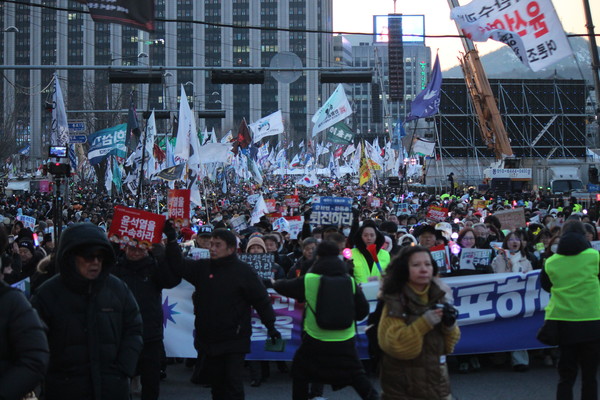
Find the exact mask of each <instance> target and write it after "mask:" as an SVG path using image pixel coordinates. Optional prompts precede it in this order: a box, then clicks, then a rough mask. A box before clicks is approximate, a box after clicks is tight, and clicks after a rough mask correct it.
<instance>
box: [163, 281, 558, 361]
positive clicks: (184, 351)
mask: <svg viewBox="0 0 600 400" xmlns="http://www.w3.org/2000/svg"><path fill="white" fill-rule="evenodd" d="M539 275H540V271H531V272H529V273H527V274H522V273H505V274H504V273H503V274H482V275H470V276H460V277H451V278H441V279H442V281H443V282H444V283H446V284H447V285H449V286H450V288H451V290H452V297H453V298H454V306H455V307H456V308H457V309H458V311H459V316H458V325H459V326H460V331H461V340H460V341H459V342H458V343H457V345H456V348H455V350H454V354H481V353H495V352H505V351H514V350H524V349H536V348H544V347H547V346H544V345H542V344H541V343H540V342H538V341H537V339H536V333H537V331H538V329H539V328H540V326H541V325H542V323H543V321H544V308H545V307H546V305H547V304H548V300H549V294H548V293H547V292H545V291H543V290H542V289H541V284H540V279H539ZM379 285H380V283H379V282H367V283H363V284H362V285H361V286H362V289H363V292H364V294H365V297H366V298H367V300H368V301H369V305H370V308H371V311H373V310H374V309H375V306H376V304H377V293H378V291H379ZM193 292H194V287H193V286H192V285H190V284H189V283H187V282H185V281H183V282H182V283H181V284H180V285H179V286H177V287H175V288H173V289H167V290H163V312H164V316H165V319H164V321H165V322H164V326H165V339H164V343H165V349H166V353H167V356H168V357H188V358H193V357H195V356H196V350H195V349H194V346H193V343H194V337H193V334H192V332H193V331H194V313H193V304H192V300H191V298H192V293H193ZM269 296H270V297H271V302H272V304H273V310H274V311H275V316H276V320H275V328H277V330H278V331H279V332H281V335H282V337H283V339H285V340H286V342H287V343H286V347H285V351H283V352H277V353H273V352H265V351H264V343H265V340H266V339H267V331H266V328H265V327H264V326H263V325H262V323H261V322H260V318H259V316H258V314H257V313H256V312H255V311H254V310H253V311H252V337H251V352H250V354H248V355H247V359H248V360H288V361H289V360H292V359H293V357H294V353H295V352H296V350H297V349H298V346H299V345H300V343H301V340H302V315H303V312H304V305H303V304H302V303H298V302H296V301H295V300H294V299H291V298H288V297H283V296H281V295H279V294H277V293H275V292H274V291H273V290H272V289H269ZM366 325H367V324H366V320H363V321H360V322H358V323H357V339H356V347H357V350H358V353H359V355H360V357H361V358H368V351H367V344H368V341H367V338H366V336H365V328H366Z"/></svg>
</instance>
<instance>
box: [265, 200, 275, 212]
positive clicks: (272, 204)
mask: <svg viewBox="0 0 600 400" xmlns="http://www.w3.org/2000/svg"><path fill="white" fill-rule="evenodd" d="M265 204H266V205H267V213H274V212H276V211H277V201H276V200H275V199H266V200H265Z"/></svg>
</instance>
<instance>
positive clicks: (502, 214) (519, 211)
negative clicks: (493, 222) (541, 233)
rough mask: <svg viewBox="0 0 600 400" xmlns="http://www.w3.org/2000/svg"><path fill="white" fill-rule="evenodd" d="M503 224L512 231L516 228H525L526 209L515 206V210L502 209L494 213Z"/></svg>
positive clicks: (503, 226) (504, 227) (503, 227)
mask: <svg viewBox="0 0 600 400" xmlns="http://www.w3.org/2000/svg"><path fill="white" fill-rule="evenodd" d="M494 215H495V216H496V217H498V219H499V220H500V223H501V224H502V229H510V230H511V231H513V230H515V229H516V228H524V227H526V226H527V222H526V221H525V209H524V208H522V207H521V208H515V209H513V210H501V211H496V212H495V213H494Z"/></svg>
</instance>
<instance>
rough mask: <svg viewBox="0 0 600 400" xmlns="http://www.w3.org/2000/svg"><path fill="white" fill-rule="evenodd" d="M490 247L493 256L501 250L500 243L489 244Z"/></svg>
mask: <svg viewBox="0 0 600 400" xmlns="http://www.w3.org/2000/svg"><path fill="white" fill-rule="evenodd" d="M490 247H491V248H492V250H494V254H498V252H499V251H500V250H501V249H502V242H490Z"/></svg>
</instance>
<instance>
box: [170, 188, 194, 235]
mask: <svg viewBox="0 0 600 400" xmlns="http://www.w3.org/2000/svg"><path fill="white" fill-rule="evenodd" d="M167 204H168V208H169V219H172V220H173V223H174V224H175V226H176V227H178V228H183V227H185V226H190V190H189V189H172V190H169V197H168V203H167Z"/></svg>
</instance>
